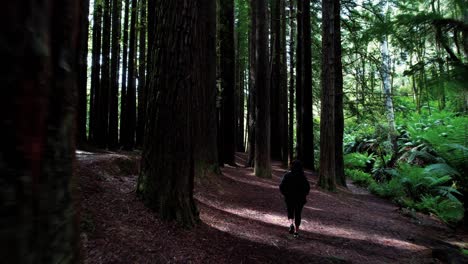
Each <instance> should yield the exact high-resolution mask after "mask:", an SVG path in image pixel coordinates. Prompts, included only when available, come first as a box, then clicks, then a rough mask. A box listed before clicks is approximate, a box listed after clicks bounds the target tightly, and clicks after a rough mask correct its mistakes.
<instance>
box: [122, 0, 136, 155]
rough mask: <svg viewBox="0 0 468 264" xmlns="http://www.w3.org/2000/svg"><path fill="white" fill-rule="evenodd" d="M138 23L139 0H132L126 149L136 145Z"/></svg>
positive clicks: (126, 96) (126, 106) (131, 148)
mask: <svg viewBox="0 0 468 264" xmlns="http://www.w3.org/2000/svg"><path fill="white" fill-rule="evenodd" d="M136 23H137V0H132V6H131V20H130V42H129V49H128V79H127V93H126V95H125V100H126V102H125V108H126V114H125V123H124V126H125V134H124V137H125V141H124V145H123V147H124V149H125V150H133V148H134V147H135V133H136V76H135V74H136V66H135V65H136Z"/></svg>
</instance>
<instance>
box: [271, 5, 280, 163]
mask: <svg viewBox="0 0 468 264" xmlns="http://www.w3.org/2000/svg"><path fill="white" fill-rule="evenodd" d="M280 9H281V7H280V0H273V1H271V10H272V11H271V38H270V40H271V44H270V46H271V57H272V63H271V65H272V69H271V83H270V84H271V87H270V89H271V98H270V113H271V127H270V130H271V132H270V133H271V137H270V145H271V158H272V159H274V160H281V149H282V144H281V143H282V141H281V131H282V127H281V115H282V108H281V105H280V96H281V89H282V87H281V85H282V80H281V77H282V76H281V36H280V35H281V12H280Z"/></svg>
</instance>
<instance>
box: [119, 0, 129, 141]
mask: <svg viewBox="0 0 468 264" xmlns="http://www.w3.org/2000/svg"><path fill="white" fill-rule="evenodd" d="M129 18H130V0H125V11H124V22H123V41H122V48H123V52H122V90H121V92H120V145H122V146H125V145H127V142H126V140H127V138H128V137H127V133H128V132H127V131H128V127H127V73H128V22H129V20H130V19H129Z"/></svg>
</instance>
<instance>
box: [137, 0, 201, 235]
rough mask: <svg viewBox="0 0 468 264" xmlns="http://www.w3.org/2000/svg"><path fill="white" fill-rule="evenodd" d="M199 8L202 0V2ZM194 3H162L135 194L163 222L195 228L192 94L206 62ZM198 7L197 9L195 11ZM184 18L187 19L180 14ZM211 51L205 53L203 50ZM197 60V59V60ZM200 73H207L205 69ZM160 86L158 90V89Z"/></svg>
mask: <svg viewBox="0 0 468 264" xmlns="http://www.w3.org/2000/svg"><path fill="white" fill-rule="evenodd" d="M198 4H200V2H198ZM203 8H206V7H204V6H198V7H197V2H196V1H173V0H160V1H157V3H156V9H155V10H156V13H155V19H156V21H158V27H157V28H156V32H155V33H156V36H164V37H161V38H157V39H156V42H155V47H154V48H155V50H158V51H160V52H156V53H154V54H155V57H154V59H155V64H154V65H155V68H154V70H153V72H152V75H153V77H152V79H153V80H154V82H152V83H151V84H150V87H149V88H150V89H149V90H148V119H147V123H146V128H147V129H146V133H145V143H144V145H143V153H142V164H141V173H140V177H139V179H138V188H137V192H138V194H139V196H140V197H141V198H142V199H143V201H144V202H145V204H146V205H147V206H148V207H150V208H152V209H154V210H155V212H156V213H157V214H158V216H159V217H160V218H161V219H163V220H176V221H177V222H179V223H180V224H182V225H185V226H193V225H194V224H195V223H196V222H197V221H198V212H197V209H196V205H195V202H194V199H193V186H194V183H193V182H194V150H193V147H194V141H193V140H194V139H193V136H194V134H193V133H194V131H193V130H192V127H193V126H192V125H193V122H194V118H195V116H196V115H195V114H194V112H193V110H194V109H193V106H192V102H193V96H196V94H197V92H198V91H195V90H194V89H195V88H196V86H197V85H195V86H194V85H193V84H196V83H198V80H197V77H195V76H200V75H198V74H194V73H193V70H194V69H197V68H196V66H197V65H200V64H201V63H202V62H201V61H198V58H200V57H199V56H196V55H195V56H193V55H194V54H196V53H197V52H200V50H196V48H197V45H196V43H195V42H196V37H197V34H196V33H195V32H196V31H197V28H198V27H199V26H198V24H197V23H199V20H198V17H197V14H198V13H199V10H202V9H203ZM197 9H198V10H197ZM180 14H184V15H180ZM205 52H207V51H205ZM195 58H197V59H195ZM198 69H199V70H200V71H203V70H206V69H203V68H201V67H199V68H198ZM156 87H157V90H156V89H155V88H156Z"/></svg>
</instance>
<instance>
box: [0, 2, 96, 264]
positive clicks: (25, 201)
mask: <svg viewBox="0 0 468 264" xmlns="http://www.w3.org/2000/svg"><path fill="white" fill-rule="evenodd" d="M2 7H3V8H5V9H4V10H5V11H6V12H4V14H3V15H2V16H1V17H0V22H1V24H2V25H3V26H4V28H3V30H2V31H1V32H0V39H1V40H2V47H3V48H2V49H1V50H0V56H1V58H2V60H1V62H0V64H1V68H2V71H1V72H0V78H1V80H3V88H2V96H1V97H0V120H2V121H1V122H0V129H1V131H2V134H3V135H4V136H2V137H1V138H0V144H1V146H2V147H1V149H0V175H2V180H1V182H2V183H1V185H2V188H1V189H0V197H2V198H1V199H2V207H1V209H0V210H1V213H0V218H1V219H0V220H1V223H2V224H1V225H0V233H1V234H2V235H1V239H0V247H1V250H0V258H1V259H2V260H4V261H6V262H8V263H76V262H79V249H78V227H77V225H76V221H75V220H76V215H75V208H74V204H73V199H72V191H71V182H72V173H73V166H72V163H73V159H74V151H75V145H74V142H75V134H74V129H75V121H76V120H75V117H76V116H75V107H76V105H75V103H76V102H75V100H76V92H77V90H76V87H77V85H78V83H77V80H76V75H75V72H76V71H77V70H78V69H77V65H78V56H77V54H76V51H77V50H79V49H80V41H81V38H80V30H79V28H80V26H81V25H82V20H81V19H82V17H81V16H82V15H83V16H84V15H86V16H87V14H80V13H81V11H82V10H83V9H82V8H81V7H80V1H73V0H62V1H53V0H46V1H36V2H34V1H30V2H27V1H7V2H4V3H2ZM38 47H40V48H38Z"/></svg>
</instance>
